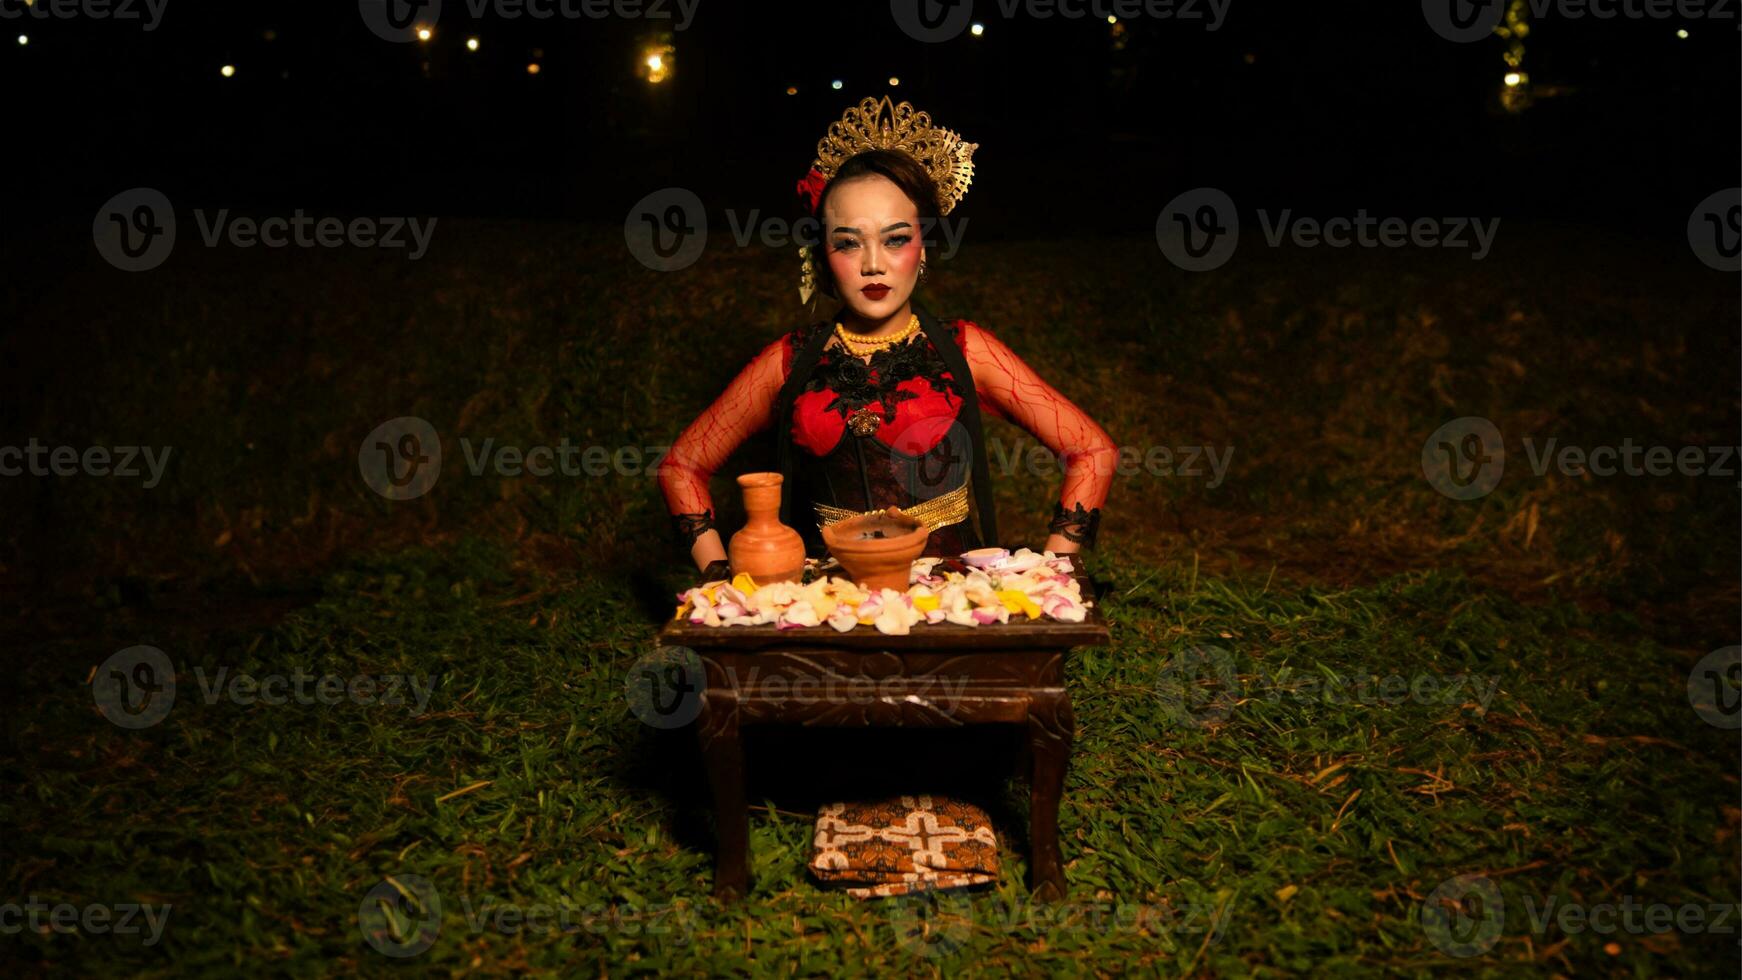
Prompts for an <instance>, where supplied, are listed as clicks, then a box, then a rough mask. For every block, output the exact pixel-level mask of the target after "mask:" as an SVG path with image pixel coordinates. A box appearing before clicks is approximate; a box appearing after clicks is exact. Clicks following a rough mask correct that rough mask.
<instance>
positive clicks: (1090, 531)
mask: <svg viewBox="0 0 1742 980" xmlns="http://www.w3.org/2000/svg"><path fill="white" fill-rule="evenodd" d="M1100 528H1101V508H1099V507H1092V508H1089V509H1087V510H1085V509H1084V508H1083V502H1082V501H1080V500H1079V501H1077V502H1076V504H1075V505H1074V507H1073V509H1071V510H1065V505H1064V504H1053V505H1052V522H1051V523H1049V524H1047V529H1048V530H1050V531H1052V532H1054V533H1055V534H1062V535H1064V537H1065V540H1067V541H1071V542H1073V543H1075V544H1076V545H1077V547H1079V548H1093V547H1094V546H1095V532H1096V531H1098V530H1100Z"/></svg>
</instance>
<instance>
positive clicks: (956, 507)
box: [811, 483, 968, 531]
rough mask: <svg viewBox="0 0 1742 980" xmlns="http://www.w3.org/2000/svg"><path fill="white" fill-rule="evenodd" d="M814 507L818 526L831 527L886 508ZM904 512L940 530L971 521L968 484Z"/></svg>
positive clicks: (923, 501)
mask: <svg viewBox="0 0 1742 980" xmlns="http://www.w3.org/2000/svg"><path fill="white" fill-rule="evenodd" d="M811 507H812V508H814V509H815V510H816V512H817V527H827V526H828V525H830V524H835V523H838V522H840V521H844V520H846V519H847V518H849V517H858V516H860V515H862V514H881V513H882V512H883V508H881V507H880V508H878V509H876V510H848V509H847V508H845V507H831V506H829V505H828V504H818V503H813V504H811ZM901 512H902V513H903V514H906V515H907V516H909V517H911V518H913V519H915V520H917V521H919V522H921V523H922V524H925V525H926V526H927V527H929V528H931V529H932V530H933V531H936V530H937V529H938V528H940V527H949V526H950V525H951V524H959V523H961V522H962V521H965V520H967V519H968V484H967V483H963V484H962V485H961V486H959V487H957V488H955V489H954V490H951V491H949V492H948V493H943V494H939V495H938V496H936V497H933V498H931V499H930V500H922V501H920V502H919V503H917V504H914V505H913V506H912V507H903V508H901Z"/></svg>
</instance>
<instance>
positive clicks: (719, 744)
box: [696, 691, 750, 902]
mask: <svg viewBox="0 0 1742 980" xmlns="http://www.w3.org/2000/svg"><path fill="white" fill-rule="evenodd" d="M696 722H697V724H696V735H697V737H698V739H699V740H700V742H701V749H702V759H703V761H704V763H705V764H706V765H707V769H708V783H709V785H710V786H711V787H712V789H713V795H714V822H715V826H716V827H717V828H718V833H719V848H720V849H719V852H718V853H717V854H716V856H715V861H714V897H715V898H718V899H719V900H721V901H722V902H735V901H737V900H738V899H740V898H743V897H744V894H745V892H747V891H748V890H749V887H750V811H749V808H748V807H747V806H746V804H745V802H744V743H743V742H742V741H741V740H740V738H739V735H738V698H737V697H736V696H734V695H733V694H731V693H729V692H723V691H708V692H707V693H705V694H703V695H702V713H701V716H700V717H699V718H697V719H696Z"/></svg>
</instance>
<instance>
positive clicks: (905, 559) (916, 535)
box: [823, 507, 931, 592]
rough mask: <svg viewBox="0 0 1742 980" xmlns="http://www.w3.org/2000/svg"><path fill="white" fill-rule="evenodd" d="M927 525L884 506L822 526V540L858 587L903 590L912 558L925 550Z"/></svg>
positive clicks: (911, 566)
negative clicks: (872, 512)
mask: <svg viewBox="0 0 1742 980" xmlns="http://www.w3.org/2000/svg"><path fill="white" fill-rule="evenodd" d="M930 538H931V528H929V527H927V526H926V525H925V523H924V522H923V521H920V520H917V519H915V518H912V517H909V516H907V515H906V514H903V513H902V512H901V510H900V508H897V507H888V508H885V509H884V510H882V511H880V512H879V513H876V514H860V515H859V516H858V517H849V518H847V519H846V520H844V521H840V522H838V523H835V524H830V525H827V526H825V527H824V528H823V543H824V544H826V545H828V546H829V553H830V554H832V555H834V556H835V559H836V560H837V561H839V562H840V563H841V567H842V568H844V569H846V570H847V574H848V575H849V576H850V577H851V578H852V579H853V581H854V582H856V583H858V584H859V587H860V588H863V589H870V590H872V591H875V590H877V589H894V590H895V591H897V592H906V591H907V585H908V581H907V580H908V576H909V575H911V574H912V572H913V560H914V559H915V558H918V557H919V553H920V552H922V551H924V550H925V543H926V541H927V540H929V539H930Z"/></svg>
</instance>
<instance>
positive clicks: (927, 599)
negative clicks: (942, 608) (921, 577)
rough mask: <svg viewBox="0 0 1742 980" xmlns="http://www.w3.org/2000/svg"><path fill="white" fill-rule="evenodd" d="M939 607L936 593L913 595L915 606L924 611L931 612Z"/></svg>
mask: <svg viewBox="0 0 1742 980" xmlns="http://www.w3.org/2000/svg"><path fill="white" fill-rule="evenodd" d="M937 607H938V597H937V596H935V595H916V596H914V597H913V608H915V609H918V610H921V611H922V612H931V611H932V610H933V609H936V608H937Z"/></svg>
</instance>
